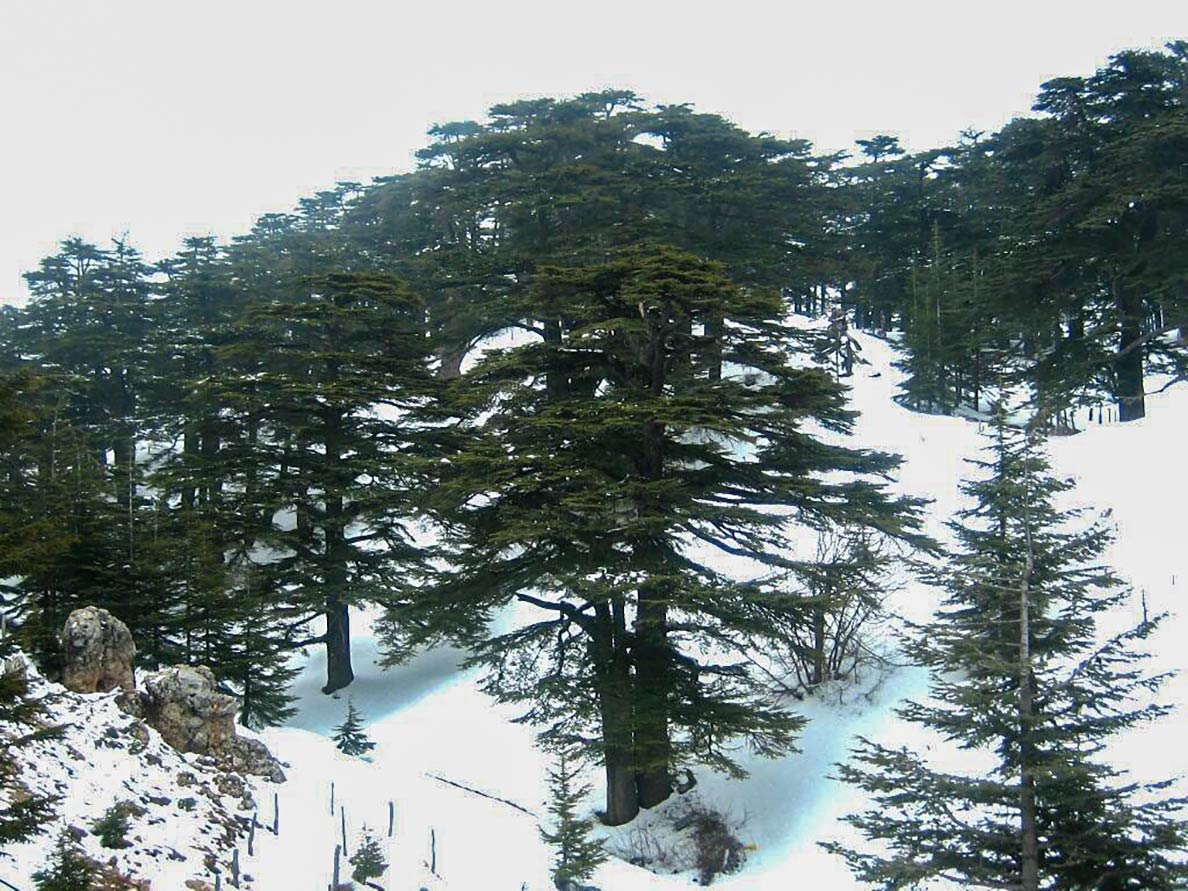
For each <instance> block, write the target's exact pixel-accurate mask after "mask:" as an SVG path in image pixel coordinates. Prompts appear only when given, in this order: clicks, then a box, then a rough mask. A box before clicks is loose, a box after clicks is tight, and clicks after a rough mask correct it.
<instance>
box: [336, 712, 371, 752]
mask: <svg viewBox="0 0 1188 891" xmlns="http://www.w3.org/2000/svg"><path fill="white" fill-rule="evenodd" d="M332 736H333V739H334V744H335V745H336V746H338V750H339V751H340V752H343V753H345V754H347V755H351V756H354V757H358V756H359V755H366V754H367V753H368V752H370V751H371V750H372V749H374V748H375V743H373V742H372V741H371V740H370V739H368V738H367V730H366V728H365V727H364V726H363V718H362V716H361V715H360V714H359V712H358V711H357V710H356V709H355V703H354V701H353V700H351V699H348V700H347V713H346V718H345V719H344V720H343V722H342V723H341V724H339V725H338V726H337V727H335V728H334V733H333V734H332Z"/></svg>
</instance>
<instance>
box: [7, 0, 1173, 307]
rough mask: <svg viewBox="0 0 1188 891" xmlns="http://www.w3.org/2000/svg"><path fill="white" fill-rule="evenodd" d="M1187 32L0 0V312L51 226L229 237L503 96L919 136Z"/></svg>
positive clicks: (387, 163)
mask: <svg viewBox="0 0 1188 891" xmlns="http://www.w3.org/2000/svg"><path fill="white" fill-rule="evenodd" d="M1178 37H1188V2H1185V0H1125V2H1118V0H1110V2H1098V0H980V2H978V3H976V4H975V3H971V2H968V0H964V2H963V0H948V2H939V0H888V2H882V3H873V2H868V0H849V2H847V3H845V4H840V3H835V4H830V3H828V2H826V0H808V2H803V0H769V2H754V0H721V2H718V3H716V4H713V5H710V4H703V3H699V2H697V0H683V2H667V0H633V2H624V0H587V2H585V3H582V4H575V3H570V2H565V0H552V2H546V0H485V2H474V0H453V2H449V0H447V2H443V3H432V4H431V3H429V2H423V3H416V4H413V3H406V2H402V0H389V2H381V0H371V2H368V0H333V2H331V0H324V2H300V0H236V2H226V0H201V2H195V0H188V2H182V0H72V2H68V0H0V121H2V122H3V130H2V131H0V134H2V135H0V302H5V301H12V300H19V299H20V297H21V295H22V294H23V291H24V287H23V282H22V281H21V278H20V275H21V273H22V272H25V271H28V270H31V269H33V268H35V267H36V265H37V263H38V261H39V260H40V258H41V257H43V256H45V255H47V254H49V253H52V252H53V251H54V250H55V246H56V243H57V242H58V241H59V240H60V239H61V238H63V237H66V236H68V235H72V234H78V235H81V236H83V237H85V238H89V239H92V240H96V241H106V240H107V239H108V238H110V237H111V236H112V235H113V234H117V233H120V232H123V231H128V232H129V234H130V236H131V240H132V241H133V243H135V244H136V245H138V246H139V247H140V248H141V249H142V250H143V251H144V252H145V254H146V255H147V256H148V257H149V258H153V259H155V258H157V257H160V256H164V255H167V254H168V253H170V252H171V251H172V250H173V248H174V247H175V246H176V245H178V244H179V243H180V241H181V239H182V238H183V237H184V236H186V235H188V234H203V233H211V232H213V233H216V234H219V235H221V236H223V237H227V236H230V235H231V234H234V233H237V232H242V231H244V230H246V229H247V228H248V227H249V226H250V225H251V223H252V220H253V218H255V217H256V216H258V215H259V214H261V213H266V212H270V211H284V210H288V209H289V208H291V207H292V206H293V205H294V204H295V202H296V200H297V198H298V197H300V196H302V195H304V194H308V193H310V192H313V191H315V190H317V189H322V188H326V187H328V186H330V185H332V184H333V183H334V182H335V181H337V180H362V181H367V180H369V179H370V178H371V177H372V176H375V175H381V174H385V173H391V172H393V171H395V170H398V169H407V167H408V166H410V164H411V156H412V152H413V151H415V150H416V149H417V148H419V147H420V146H422V145H423V144H424V142H425V137H424V133H425V130H426V129H427V128H428V127H429V126H430V125H431V124H433V123H435V122H438V121H447V120H459V119H464V118H475V117H479V116H481V114H482V112H483V111H484V109H485V108H486V107H488V106H489V105H491V104H493V103H494V102H497V101H503V100H507V99H512V98H517V97H520V96H525V95H563V94H573V93H577V92H582V91H585V90H590V89H599V88H602V87H607V86H625V87H629V88H632V89H634V90H636V91H637V92H639V93H640V94H641V95H643V96H644V97H645V98H646V99H648V100H651V101H656V102H684V101H688V102H693V103H694V104H695V105H696V106H697V107H698V108H700V109H702V110H705V111H715V112H719V113H722V114H724V115H726V116H727V117H729V118H731V119H732V120H734V121H736V122H737V123H739V124H741V125H742V126H745V127H747V128H748V129H751V130H769V131H773V132H777V133H780V134H794V135H799V136H804V137H807V138H809V139H812V140H813V142H814V143H816V144H817V145H819V146H820V147H822V148H824V149H841V148H847V147H850V146H851V145H852V142H853V140H854V138H856V137H863V136H868V135H870V134H872V133H875V132H895V133H898V134H899V135H900V136H901V137H902V138H903V140H904V142H905V144H907V145H908V146H909V147H912V148H926V147H930V146H933V145H940V144H944V143H948V142H950V141H951V140H953V139H954V138H955V137H956V135H957V133H958V132H959V131H960V130H961V129H963V128H964V127H967V126H974V127H977V128H980V129H988V130H992V129H996V128H997V127H999V126H1000V125H1001V124H1002V123H1003V122H1005V121H1006V120H1007V119H1009V118H1010V117H1012V116H1013V115H1016V114H1020V113H1023V112H1026V111H1027V109H1028V107H1029V106H1030V103H1031V98H1032V96H1033V95H1034V93H1035V91H1036V90H1037V88H1038V87H1039V84H1040V83H1041V82H1042V81H1044V80H1046V79H1048V78H1050V77H1054V76H1057V75H1064V74H1089V73H1092V71H1093V70H1094V69H1095V68H1096V67H1097V66H1098V65H1099V64H1100V63H1102V62H1103V61H1104V60H1105V58H1106V57H1107V56H1108V55H1109V54H1110V53H1111V52H1115V51H1117V50H1119V49H1123V48H1127V47H1157V46H1159V45H1160V44H1162V43H1163V42H1164V41H1166V40H1170V39H1174V38H1178Z"/></svg>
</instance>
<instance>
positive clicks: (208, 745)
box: [140, 665, 238, 755]
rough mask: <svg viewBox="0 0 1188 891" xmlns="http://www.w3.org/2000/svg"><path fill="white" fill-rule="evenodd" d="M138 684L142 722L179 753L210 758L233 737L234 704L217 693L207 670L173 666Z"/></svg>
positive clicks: (153, 674)
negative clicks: (140, 686) (210, 755)
mask: <svg viewBox="0 0 1188 891" xmlns="http://www.w3.org/2000/svg"><path fill="white" fill-rule="evenodd" d="M142 680H143V689H142V690H141V691H140V705H141V710H142V712H143V714H144V720H145V721H146V722H147V723H148V725H149V726H150V727H153V728H155V729H156V730H157V732H158V733H160V734H161V736H162V737H163V738H164V739H165V742H167V743H169V745H171V746H173V748H175V749H177V750H178V751H179V752H194V753H196V754H199V755H207V754H213V753H214V752H216V751H218V750H219V749H223V748H225V747H226V746H227V745H228V744H229V743H230V741H231V739H232V738H233V737H234V736H235V712H236V710H237V709H238V704H237V703H236V702H235V699H234V698H233V697H231V696H227V695H225V694H223V693H220V692H219V691H218V689H217V688H216V687H215V679H214V674H212V673H211V670H210V669H209V668H204V667H202V666H191V665H175V666H172V667H170V668H162V669H160V670H159V671H154V672H150V673H149V674H146V675H145V676H144V678H143V679H142Z"/></svg>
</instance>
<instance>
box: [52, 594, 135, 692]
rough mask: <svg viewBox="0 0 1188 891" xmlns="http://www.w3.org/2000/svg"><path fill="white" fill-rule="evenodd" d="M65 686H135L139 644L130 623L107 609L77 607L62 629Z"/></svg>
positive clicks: (98, 688)
mask: <svg viewBox="0 0 1188 891" xmlns="http://www.w3.org/2000/svg"><path fill="white" fill-rule="evenodd" d="M62 656H63V659H64V666H63V669H62V686H64V687H65V688H66V689H67V690H73V691H74V692H75V693H107V692H109V691H111V690H114V689H116V688H117V687H119V688H122V689H123V690H124V691H126V692H128V693H131V692H133V691H134V690H135V689H136V675H135V674H134V672H133V670H132V660H133V658H134V657H135V656H136V644H135V643H134V642H133V640H132V633H131V632H130V631H128V626H127V625H125V624H124V623H123V622H121V621H120V620H119V619H117V618H116V617H115V616H113V615H112V614H111V613H109V612H108V611H107V610H105V609H100V608H99V607H95V606H87V607H83V608H82V609H77V610H75V611H74V612H72V613H71V614H70V618H68V619H67V620H66V626H65V627H64V628H63V629H62Z"/></svg>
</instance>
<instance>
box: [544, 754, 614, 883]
mask: <svg viewBox="0 0 1188 891" xmlns="http://www.w3.org/2000/svg"><path fill="white" fill-rule="evenodd" d="M549 790H550V793H551V796H552V797H551V798H550V800H549V804H548V810H549V813H550V814H552V815H553V822H554V827H553V829H552V830H551V831H550V830H547V829H543V828H542V829H541V830H540V837H541V838H542V839H544V841H545V843H546V844H549V845H552V846H553V847H554V848H555V849H556V859H555V860H554V864H555V868H554V869H553V883H554V884H555V885H556V886H557V888H558V889H559V891H568V889H570V888H572V887H574V886H575V885H577V884H579V883H581V882H584V881H586V880H587V879H589V878H590V876H591V875H593V873H594V870H595V869H597V868H598V866H599V865H600V864H601V863H603V862H604V861H605V860H606V854H605V852H604V851H603V849H602V843H601V842H599V841H598V840H596V839H593V838H591V837H590V832H591V830H592V828H593V824H592V822H591V821H590V820H588V819H583V818H582V817H580V816H578V808H579V807H580V805H581V802H582V800H583V799H584V798H585V797H586V796H587V795H589V794H590V786H588V785H584V784H580V783H579V782H578V778H577V775H576V772H575V770H574V759H573V756H572V755H570V754H568V753H567V752H566V751H565V748H564V747H563V746H562V747H559V748H558V749H557V752H556V757H555V760H554V764H553V767H552V768H551V769H550V770H549Z"/></svg>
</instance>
